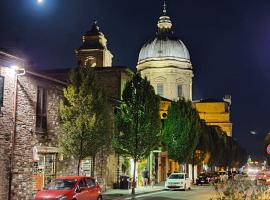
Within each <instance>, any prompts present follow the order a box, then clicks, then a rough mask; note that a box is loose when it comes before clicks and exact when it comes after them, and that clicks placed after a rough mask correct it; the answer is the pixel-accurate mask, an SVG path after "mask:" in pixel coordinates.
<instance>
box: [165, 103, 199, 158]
mask: <svg viewBox="0 0 270 200" xmlns="http://www.w3.org/2000/svg"><path fill="white" fill-rule="evenodd" d="M200 125H201V122H200V118H199V114H198V112H197V110H196V109H195V108H194V107H193V106H192V103H191V101H186V100H185V99H179V100H178V101H177V102H173V103H172V104H171V106H170V108H169V110H168V117H167V119H166V121H165V127H164V141H165V144H166V146H167V149H168V155H169V157H171V158H173V159H175V160H177V161H178V162H179V163H184V162H187V161H188V160H190V159H191V158H192V155H193V152H194V151H195V149H196V146H197V144H198V140H199V134H200Z"/></svg>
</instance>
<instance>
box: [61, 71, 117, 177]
mask: <svg viewBox="0 0 270 200" xmlns="http://www.w3.org/2000/svg"><path fill="white" fill-rule="evenodd" d="M69 79H70V82H69V85H68V87H67V88H65V89H64V101H62V102H61V103H60V126H61V129H62V133H61V135H60V137H59V146H60V149H61V150H62V152H63V153H64V154H66V155H67V156H73V157H74V158H76V159H78V169H77V170H78V171H77V172H78V174H79V167H80V162H81V160H82V159H85V158H87V157H91V158H92V160H93V166H92V172H91V173H92V175H94V168H95V158H96V155H97V153H98V152H99V151H100V150H101V149H102V148H103V149H104V148H106V149H107V151H109V148H108V147H109V146H110V143H111V138H112V124H113V123H112V120H111V117H112V115H111V114H110V113H111V111H110V107H109V105H108V103H107V97H106V95H105V92H104V90H103V89H102V88H100V87H99V86H98V84H97V81H96V75H95V72H94V71H93V69H92V68H82V67H80V68H76V69H73V70H72V71H71V73H70V77H69Z"/></svg>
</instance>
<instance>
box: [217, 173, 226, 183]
mask: <svg viewBox="0 0 270 200" xmlns="http://www.w3.org/2000/svg"><path fill="white" fill-rule="evenodd" d="M218 173H219V177H220V181H221V182H225V181H227V180H228V174H227V173H226V172H225V171H219V172H218Z"/></svg>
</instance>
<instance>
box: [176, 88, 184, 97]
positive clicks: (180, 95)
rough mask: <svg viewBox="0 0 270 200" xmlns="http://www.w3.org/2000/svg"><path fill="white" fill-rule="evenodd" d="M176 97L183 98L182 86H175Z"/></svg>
mask: <svg viewBox="0 0 270 200" xmlns="http://www.w3.org/2000/svg"><path fill="white" fill-rule="evenodd" d="M177 97H178V98H181V97H183V86H182V85H177Z"/></svg>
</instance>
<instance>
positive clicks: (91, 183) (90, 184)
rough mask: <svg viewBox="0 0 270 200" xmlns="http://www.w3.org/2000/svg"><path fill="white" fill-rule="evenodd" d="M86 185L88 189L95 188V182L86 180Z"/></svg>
mask: <svg viewBox="0 0 270 200" xmlns="http://www.w3.org/2000/svg"><path fill="white" fill-rule="evenodd" d="M86 183H87V185H88V186H90V187H92V186H95V180H94V179H91V178H86Z"/></svg>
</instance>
